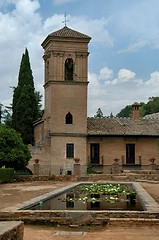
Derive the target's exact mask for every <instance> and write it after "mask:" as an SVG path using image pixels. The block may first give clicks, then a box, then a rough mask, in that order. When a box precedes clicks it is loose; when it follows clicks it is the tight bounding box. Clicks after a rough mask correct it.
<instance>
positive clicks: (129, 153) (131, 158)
mask: <svg viewBox="0 0 159 240" xmlns="http://www.w3.org/2000/svg"><path fill="white" fill-rule="evenodd" d="M126 164H135V144H126Z"/></svg>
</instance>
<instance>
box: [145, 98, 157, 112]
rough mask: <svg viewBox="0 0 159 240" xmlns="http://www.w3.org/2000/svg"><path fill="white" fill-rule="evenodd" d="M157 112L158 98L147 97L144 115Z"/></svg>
mask: <svg viewBox="0 0 159 240" xmlns="http://www.w3.org/2000/svg"><path fill="white" fill-rule="evenodd" d="M157 112H159V97H149V101H148V103H147V104H146V105H145V115H147V114H152V113H157Z"/></svg>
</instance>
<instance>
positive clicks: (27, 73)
mask: <svg viewBox="0 0 159 240" xmlns="http://www.w3.org/2000/svg"><path fill="white" fill-rule="evenodd" d="M38 109H39V106H38V101H37V96H36V93H35V89H34V81H33V75H32V70H31V67H30V61H29V53H28V50H27V49H26V50H25V53H24V54H23V55H22V59H21V64H20V70H19V76H18V86H17V87H15V88H14V93H13V104H12V110H13V114H12V127H13V128H14V129H15V130H16V131H17V132H19V133H20V134H21V137H22V139H23V142H24V143H25V144H30V143H33V123H34V121H36V120H37V119H38V117H39V116H38V114H39V112H38Z"/></svg>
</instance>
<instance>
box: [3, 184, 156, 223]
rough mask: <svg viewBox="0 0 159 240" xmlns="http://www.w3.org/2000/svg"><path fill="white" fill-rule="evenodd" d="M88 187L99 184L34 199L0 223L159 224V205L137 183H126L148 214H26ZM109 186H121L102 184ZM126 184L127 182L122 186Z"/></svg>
mask: <svg viewBox="0 0 159 240" xmlns="http://www.w3.org/2000/svg"><path fill="white" fill-rule="evenodd" d="M86 183H95V182H78V183H73V184H71V185H68V186H65V187H63V188H60V189H58V190H54V191H52V192H49V193H47V194H43V195H41V196H39V197H36V198H33V199H31V200H29V201H26V202H23V203H22V204H18V205H16V206H13V207H9V208H5V209H2V210H1V211H0V221H4V220H5V221H6V220H21V221H24V222H45V223H46V222H50V223H55V224H80V225H82V224H104V223H107V222H108V221H109V220H110V219H114V220H115V219H136V220H139V219H141V220H142V221H143V220H145V219H147V220H152V219H155V221H158V222H159V205H158V203H157V202H156V201H155V200H154V199H153V198H152V197H151V196H150V194H149V193H147V192H146V190H145V189H144V188H143V187H142V186H141V185H140V183H137V182H126V184H132V185H133V187H134V188H135V191H136V192H137V194H138V195H139V197H140V199H141V202H142V204H143V206H144V209H145V210H144V211H112V210H100V211H93V210H88V211H85V210H84V211H81V210H75V211H74V210H71V211H69V210H22V208H24V207H25V206H28V205H32V204H34V203H35V202H38V201H40V200H44V199H47V198H50V197H51V196H53V195H55V196H56V195H58V194H59V193H61V192H64V191H66V190H70V189H71V188H73V187H75V186H77V185H79V184H86ZM101 183H103V184H106V183H119V182H108V181H107V182H104V181H103V182H100V184H101ZM120 183H121V184H125V182H120Z"/></svg>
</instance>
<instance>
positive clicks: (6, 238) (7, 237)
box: [0, 221, 24, 240]
mask: <svg viewBox="0 0 159 240" xmlns="http://www.w3.org/2000/svg"><path fill="white" fill-rule="evenodd" d="M23 234H24V224H23V222H21V221H5V222H0V240H23Z"/></svg>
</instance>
